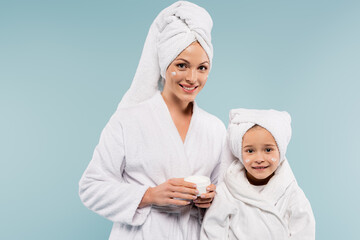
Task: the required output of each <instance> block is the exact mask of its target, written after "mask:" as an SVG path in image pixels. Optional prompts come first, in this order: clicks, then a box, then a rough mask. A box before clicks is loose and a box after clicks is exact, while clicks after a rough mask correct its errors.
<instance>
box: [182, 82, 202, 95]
mask: <svg viewBox="0 0 360 240" xmlns="http://www.w3.org/2000/svg"><path fill="white" fill-rule="evenodd" d="M179 85H180V87H181V88H182V89H183V90H184V91H185V92H188V93H192V92H194V91H195V90H196V88H197V87H198V86H185V85H182V84H179Z"/></svg>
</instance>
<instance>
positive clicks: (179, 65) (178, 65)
mask: <svg viewBox="0 0 360 240" xmlns="http://www.w3.org/2000/svg"><path fill="white" fill-rule="evenodd" d="M176 66H177V67H178V68H185V67H186V66H185V64H184V63H179V64H177V65H176Z"/></svg>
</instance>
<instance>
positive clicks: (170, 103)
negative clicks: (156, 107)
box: [161, 93, 194, 116]
mask: <svg viewBox="0 0 360 240" xmlns="http://www.w3.org/2000/svg"><path fill="white" fill-rule="evenodd" d="M161 96H162V97H163V99H164V102H165V104H166V106H167V107H168V109H169V112H170V113H176V115H177V114H181V115H183V116H191V115H192V112H193V105H194V104H193V102H184V101H181V100H180V99H178V98H176V96H167V95H165V94H163V93H161Z"/></svg>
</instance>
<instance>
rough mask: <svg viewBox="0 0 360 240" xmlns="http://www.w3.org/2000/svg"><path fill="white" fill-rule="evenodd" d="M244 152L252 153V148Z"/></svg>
mask: <svg viewBox="0 0 360 240" xmlns="http://www.w3.org/2000/svg"><path fill="white" fill-rule="evenodd" d="M246 152H248V153H253V152H254V150H252V149H248V150H246Z"/></svg>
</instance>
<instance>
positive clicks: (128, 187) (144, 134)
mask: <svg viewBox="0 0 360 240" xmlns="http://www.w3.org/2000/svg"><path fill="white" fill-rule="evenodd" d="M225 138H226V129H225V126H224V124H223V123H222V122H221V121H220V120H219V119H217V118H216V117H215V116H213V115H211V114H209V113H206V112H205V111H203V110H202V109H200V108H199V107H198V106H197V105H196V104H195V103H194V107H193V116H192V118H191V123H190V127H189V130H188V132H187V135H186V139H185V142H184V143H183V142H182V140H181V137H180V135H179V133H178V131H177V129H176V127H175V124H174V123H173V121H172V118H171V115H170V113H169V111H168V108H167V106H166V104H165V102H164V100H163V98H162V96H161V95H160V93H157V94H156V95H155V96H154V97H152V98H151V99H149V100H146V101H144V102H142V103H140V104H138V105H135V106H132V107H127V108H119V109H118V110H117V111H116V112H115V114H114V115H113V116H112V117H111V119H110V121H109V123H108V124H107V125H106V127H105V129H104V130H103V132H102V134H101V138H100V142H99V144H98V146H97V147H96V149H95V152H94V155H93V159H92V160H91V162H90V164H89V166H88V168H87V169H86V171H85V173H84V174H83V176H82V178H81V180H80V183H79V185H80V191H79V194H80V198H81V200H82V201H83V203H84V205H85V206H87V207H88V208H89V209H91V210H93V211H94V212H96V213H98V214H100V215H102V216H104V217H105V218H107V219H109V220H111V221H113V222H114V225H113V228H112V231H111V234H110V238H109V239H111V240H113V239H117V240H120V239H126V240H128V239H156V240H159V239H172V240H176V239H189V240H193V239H199V234H200V219H201V216H200V215H201V214H200V212H201V211H200V210H199V209H198V208H196V207H195V206H194V205H189V206H185V207H177V206H172V207H156V206H148V207H145V208H141V209H138V205H139V203H140V201H141V199H142V197H143V195H144V193H145V191H146V190H147V188H148V187H155V186H157V185H159V184H161V183H163V182H165V181H166V180H167V179H170V178H181V177H187V176H190V175H205V176H208V177H210V178H211V180H212V182H213V183H216V182H217V179H218V174H219V165H220V155H221V150H222V147H223V144H224V142H225Z"/></svg>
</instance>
